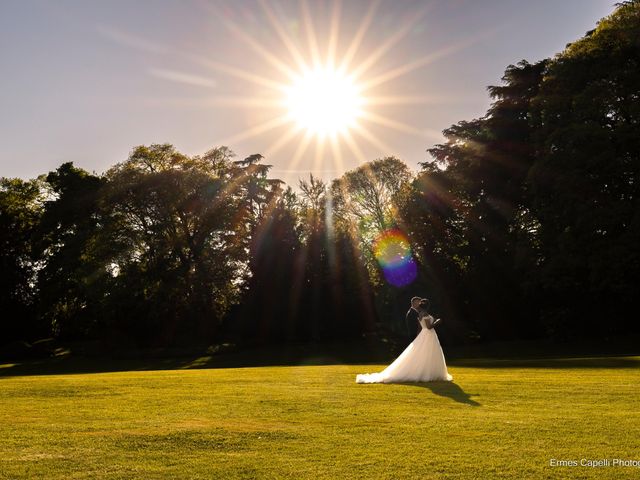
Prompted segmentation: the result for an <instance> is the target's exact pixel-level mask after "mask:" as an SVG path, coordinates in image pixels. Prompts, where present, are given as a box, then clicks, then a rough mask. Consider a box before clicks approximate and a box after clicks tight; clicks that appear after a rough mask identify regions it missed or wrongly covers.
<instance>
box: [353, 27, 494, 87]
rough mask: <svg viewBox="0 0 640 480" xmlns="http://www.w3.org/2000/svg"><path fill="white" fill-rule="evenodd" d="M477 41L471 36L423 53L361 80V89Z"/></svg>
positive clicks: (427, 63)
mask: <svg viewBox="0 0 640 480" xmlns="http://www.w3.org/2000/svg"><path fill="white" fill-rule="evenodd" d="M485 35H486V34H485ZM480 37H482V36H480ZM477 41H478V37H473V38H468V39H465V40H463V41H460V42H457V43H455V44H453V45H449V46H447V47H444V48H441V49H440V50H437V51H435V52H433V53H430V54H428V55H425V56H423V57H421V58H419V59H417V60H414V61H413V62H410V63H406V64H404V65H401V66H399V67H397V68H394V69H392V70H389V71H387V72H385V73H383V74H381V75H378V76H377V77H374V78H372V79H370V80H367V81H366V82H362V84H361V85H362V88H363V90H368V89H370V88H372V87H375V86H377V85H380V84H381V83H385V82H388V81H389V80H393V79H395V78H398V77H400V76H402V75H406V74H407V73H409V72H412V71H413V70H416V69H418V68H420V67H424V66H425V65H429V64H430V63H433V62H435V61H436V60H439V59H440V58H443V57H446V56H448V55H451V54H453V53H455V52H457V51H459V50H462V49H464V48H466V47H468V46H470V45H473V44H474V43H476V42H477Z"/></svg>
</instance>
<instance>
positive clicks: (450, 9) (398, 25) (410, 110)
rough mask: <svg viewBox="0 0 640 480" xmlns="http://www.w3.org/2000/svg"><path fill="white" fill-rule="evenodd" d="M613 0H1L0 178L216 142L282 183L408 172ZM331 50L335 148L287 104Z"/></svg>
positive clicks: (91, 166)
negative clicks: (344, 111) (346, 84)
mask: <svg viewBox="0 0 640 480" xmlns="http://www.w3.org/2000/svg"><path fill="white" fill-rule="evenodd" d="M613 4H614V1H613V0H605V1H603V0H534V1H533V0H438V1H432V2H428V1H423V0H382V1H380V2H374V1H364V0H342V1H341V2H336V1H333V0H331V1H314V0H308V1H307V2H297V1H284V0H281V1H269V0H264V1H262V2H261V1H259V0H255V1H254V0H247V1H242V0H233V1H232V0H227V1H220V0H218V1H206V0H201V1H198V0H135V1H130V0H124V1H123V0H108V1H107V0H103V1H95V0H93V1H92V0H58V1H56V0H41V1H34V0H2V1H0V72H1V76H0V87H1V88H0V165H1V167H2V168H1V170H0V176H9V177H13V176H19V177H23V178H31V177H34V176H36V175H37V174H39V173H45V172H47V171H49V170H52V169H54V168H56V167H57V166H59V165H60V164H61V163H62V162H65V161H73V162H74V163H75V164H76V165H77V166H80V167H82V168H85V169H87V170H89V171H95V172H97V173H101V172H103V171H104V170H106V169H107V168H108V167H109V166H111V165H113V164H114V163H116V162H119V161H123V160H125V159H126V158H127V156H128V153H129V152H130V151H131V149H132V148H133V147H134V146H136V145H140V144H150V143H164V142H169V143H173V144H174V145H175V146H176V147H177V148H178V149H179V150H180V151H182V152H184V153H187V154H190V155H192V154H198V153H204V152H205V151H206V150H208V149H210V148H212V147H214V146H217V145H221V144H225V145H228V146H229V147H230V148H232V149H233V150H234V151H235V152H236V153H237V155H238V157H240V158H243V157H245V156H248V155H250V154H252V153H262V154H264V155H265V156H266V162H267V163H269V164H272V165H274V167H273V170H272V172H273V173H272V176H273V177H278V178H282V179H283V180H286V181H287V182H288V183H290V184H292V185H296V184H297V179H298V178H300V177H306V176H307V175H308V173H309V172H314V173H315V174H317V175H319V176H321V177H323V178H325V179H330V178H333V177H336V176H339V175H340V174H341V173H342V172H343V171H344V170H345V169H351V168H353V167H355V166H357V165H358V164H359V163H360V162H362V161H364V160H373V159H375V158H379V157H382V156H385V155H391V154H393V155H396V156H398V157H399V158H401V159H402V160H404V161H405V162H406V163H407V164H408V165H409V166H410V167H411V168H417V167H418V165H417V164H418V162H421V161H425V160H426V159H427V158H428V156H427V154H426V152H425V150H426V149H427V148H429V147H431V146H433V145H434V144H435V143H438V142H439V141H440V140H442V137H441V136H440V133H439V132H441V131H442V130H443V129H444V128H446V127H448V126H449V125H451V124H452V123H455V122H457V121H459V120H463V119H471V118H475V117H478V116H482V115H483V114H484V113H485V111H486V108H487V107H488V105H489V99H488V96H487V92H486V87H487V86H488V85H494V84H497V83H499V81H500V77H501V76H502V73H503V72H504V69H505V67H506V66H507V65H509V64H510V63H516V62H518V61H519V60H521V59H527V60H529V61H532V62H533V61H537V60H540V59H543V58H546V57H550V56H553V55H554V54H555V53H557V52H560V51H561V50H562V49H563V48H564V46H565V45H566V44H567V43H568V42H571V41H574V40H576V39H578V38H579V37H581V36H582V35H583V34H584V33H585V32H586V31H587V30H590V29H592V28H594V26H595V25H596V22H597V21H598V20H599V19H600V18H601V17H603V16H605V15H608V14H609V13H611V12H612V11H613V9H614V6H613ZM331 52H333V58H335V62H334V64H336V65H338V64H340V63H341V60H343V59H344V58H345V57H347V59H349V57H350V61H349V62H347V63H348V66H347V68H346V69H345V71H344V74H343V75H344V76H351V75H353V74H354V72H355V73H357V78H355V79H353V80H352V81H353V84H352V87H354V88H357V89H359V91H360V95H361V96H360V103H358V105H359V107H358V108H359V109H360V110H359V112H360V113H359V114H358V115H359V116H358V117H357V119H356V120H355V122H356V126H352V127H351V128H349V129H347V130H346V131H340V132H338V133H337V134H336V137H335V140H334V141H330V140H329V138H330V137H324V139H322V138H323V137H322V136H321V135H318V134H317V133H314V132H310V131H309V130H308V129H307V128H305V126H304V125H303V124H301V123H300V122H299V121H296V120H294V119H292V118H291V111H290V109H289V107H287V106H286V105H283V102H284V100H285V99H286V98H288V97H287V94H286V92H287V91H288V90H286V88H287V86H288V85H291V84H294V85H295V84H296V80H295V78H297V77H296V76H297V75H302V76H303V77H304V74H303V73H302V72H304V68H303V67H302V66H301V64H302V63H304V64H306V65H308V66H312V65H313V64H314V59H315V58H317V59H318V60H319V62H320V64H321V65H326V64H327V58H329V57H330V53H331ZM310 69H311V70H313V67H310ZM325 71H331V69H328V70H325ZM322 78H325V77H322ZM332 78H333V77H332ZM336 78H337V77H336ZM330 81H331V79H330ZM298 82H301V80H298ZM365 87H366V88H365ZM283 88H285V90H284V93H283V90H282V89H283ZM303 91H304V92H306V93H305V95H308V96H311V97H315V99H316V103H319V104H320V105H316V106H315V108H317V107H318V106H320V107H322V105H323V104H327V102H326V101H325V100H323V99H325V98H326V97H324V96H315V95H314V93H313V90H311V91H309V90H308V89H307V90H305V89H304V88H303ZM323 95H326V92H324V93H323ZM318 99H320V100H318ZM306 100H309V99H306ZM306 100H305V101H306ZM311 100H313V98H312V99H311ZM328 100H329V101H328V105H329V106H330V110H331V112H334V111H335V110H336V107H335V105H333V104H332V103H331V100H332V99H331V98H329V99H328ZM290 101H291V100H290ZM345 102H346V104H348V101H346V100H345ZM307 103H308V102H307ZM307 103H305V105H307ZM342 103H344V102H342V100H341V101H339V102H338V104H340V105H341V104H342ZM363 105H364V106H363ZM338 109H339V108H338ZM330 121H332V122H334V121H335V119H333V118H330ZM338 123H339V122H338Z"/></svg>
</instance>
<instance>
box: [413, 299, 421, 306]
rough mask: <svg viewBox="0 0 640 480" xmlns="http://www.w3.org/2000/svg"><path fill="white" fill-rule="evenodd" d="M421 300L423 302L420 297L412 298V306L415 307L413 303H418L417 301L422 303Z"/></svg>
mask: <svg viewBox="0 0 640 480" xmlns="http://www.w3.org/2000/svg"><path fill="white" fill-rule="evenodd" d="M420 300H422V299H421V298H420V297H412V298H411V305H413V302H417V301H420Z"/></svg>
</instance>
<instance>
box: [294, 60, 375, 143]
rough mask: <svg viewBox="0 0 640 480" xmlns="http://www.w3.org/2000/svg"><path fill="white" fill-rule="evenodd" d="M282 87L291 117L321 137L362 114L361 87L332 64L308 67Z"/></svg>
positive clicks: (344, 127)
mask: <svg viewBox="0 0 640 480" xmlns="http://www.w3.org/2000/svg"><path fill="white" fill-rule="evenodd" d="M284 90H285V105H286V108H287V111H288V112H289V117H290V119H291V120H293V121H294V122H296V123H297V124H298V126H300V127H301V128H305V129H307V130H308V131H309V132H311V133H313V134H315V135H318V136H320V137H324V136H326V135H333V136H335V135H336V134H339V133H342V134H343V133H345V132H347V131H348V130H349V129H350V128H353V127H355V126H356V122H357V120H358V118H359V117H361V116H362V114H363V105H364V99H363V97H362V96H361V93H360V91H361V89H360V88H359V87H358V86H357V85H356V84H355V82H354V81H353V78H351V77H349V76H347V75H345V74H344V73H342V72H340V71H338V70H336V69H333V68H331V67H318V68H315V69H313V70H307V71H305V72H304V73H302V74H301V75H299V76H297V78H295V80H294V81H293V82H292V84H291V85H289V86H288V87H286V88H285V89H284Z"/></svg>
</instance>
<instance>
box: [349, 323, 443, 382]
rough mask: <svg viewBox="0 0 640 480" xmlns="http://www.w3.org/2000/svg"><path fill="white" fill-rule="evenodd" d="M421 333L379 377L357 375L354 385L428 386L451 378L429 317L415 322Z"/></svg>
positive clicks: (371, 374) (377, 375)
mask: <svg viewBox="0 0 640 480" xmlns="http://www.w3.org/2000/svg"><path fill="white" fill-rule="evenodd" d="M418 321H419V322H420V326H421V327H422V329H421V330H420V333H418V336H417V337H416V338H415V340H413V342H411V343H410V344H409V346H408V347H407V348H405V349H404V351H403V352H402V353H401V354H400V356H399V357H398V358H396V359H395V360H394V361H393V363H392V364H391V365H389V366H388V367H387V368H385V369H384V370H383V371H381V372H378V373H363V374H358V375H356V383H400V382H430V381H433V380H444V381H447V382H450V381H451V380H453V377H452V376H451V375H449V372H447V365H446V363H445V361H444V354H443V353H442V347H440V341H439V340H438V335H437V334H436V331H435V329H434V328H433V327H434V325H435V323H437V322H436V321H435V320H434V319H433V317H432V316H431V315H429V314H423V315H421V317H420V318H419V320H418Z"/></svg>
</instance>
